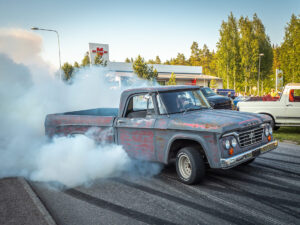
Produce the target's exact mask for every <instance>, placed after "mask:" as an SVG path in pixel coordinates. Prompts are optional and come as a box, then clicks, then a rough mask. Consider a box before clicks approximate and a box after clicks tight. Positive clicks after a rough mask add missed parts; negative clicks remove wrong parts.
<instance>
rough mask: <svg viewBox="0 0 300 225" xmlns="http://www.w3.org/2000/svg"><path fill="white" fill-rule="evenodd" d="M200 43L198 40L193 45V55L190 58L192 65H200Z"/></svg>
mask: <svg viewBox="0 0 300 225" xmlns="http://www.w3.org/2000/svg"><path fill="white" fill-rule="evenodd" d="M200 51H201V50H200V49H199V46H198V43H197V42H196V41H194V42H193V44H192V46H191V56H190V59H189V62H190V65H192V66H200V60H201V59H200V54H201V52H200Z"/></svg>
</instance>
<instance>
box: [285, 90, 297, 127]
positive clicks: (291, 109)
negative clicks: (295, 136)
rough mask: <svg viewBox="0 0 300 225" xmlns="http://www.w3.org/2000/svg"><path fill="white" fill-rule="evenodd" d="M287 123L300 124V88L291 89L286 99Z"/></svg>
mask: <svg viewBox="0 0 300 225" xmlns="http://www.w3.org/2000/svg"><path fill="white" fill-rule="evenodd" d="M286 120H287V121H286V123H290V124H295V125H296V124H298V125H299V124H300V88H299V89H290V90H289V93H288V98H287V100H286Z"/></svg>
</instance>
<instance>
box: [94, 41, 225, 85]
mask: <svg viewBox="0 0 300 225" xmlns="http://www.w3.org/2000/svg"><path fill="white" fill-rule="evenodd" d="M89 47H90V51H89V52H90V58H91V59H92V60H91V62H92V63H93V62H94V61H93V59H94V58H95V56H96V55H97V54H99V55H101V56H102V58H103V59H105V60H107V69H108V70H109V71H111V72H114V73H115V75H116V77H117V80H118V82H119V85H121V86H122V85H123V84H125V83H127V82H128V81H129V80H130V79H131V78H133V77H134V76H135V75H134V73H133V68H132V63H125V62H110V61H109V51H108V45H107V44H96V43H90V44H89ZM152 65H153V68H154V69H156V70H157V72H158V78H157V82H158V83H159V84H161V85H165V84H166V83H167V82H168V81H169V79H170V77H171V74H172V73H174V74H175V75H176V84H178V85H198V86H206V87H207V86H210V82H211V80H215V81H216V84H217V88H223V82H222V79H221V78H219V77H214V76H210V75H205V74H202V67H201V66H181V65H164V64H152Z"/></svg>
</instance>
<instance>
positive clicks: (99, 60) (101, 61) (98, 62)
mask: <svg viewBox="0 0 300 225" xmlns="http://www.w3.org/2000/svg"><path fill="white" fill-rule="evenodd" d="M94 64H95V65H99V66H104V67H105V66H107V61H106V60H104V59H103V58H102V55H100V54H97V55H96V57H95V59H94Z"/></svg>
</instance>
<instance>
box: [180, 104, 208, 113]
mask: <svg viewBox="0 0 300 225" xmlns="http://www.w3.org/2000/svg"><path fill="white" fill-rule="evenodd" d="M203 108H206V107H202V106H198V107H189V108H186V109H184V110H182V111H181V112H183V114H185V113H186V112H189V111H195V110H199V109H203Z"/></svg>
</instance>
